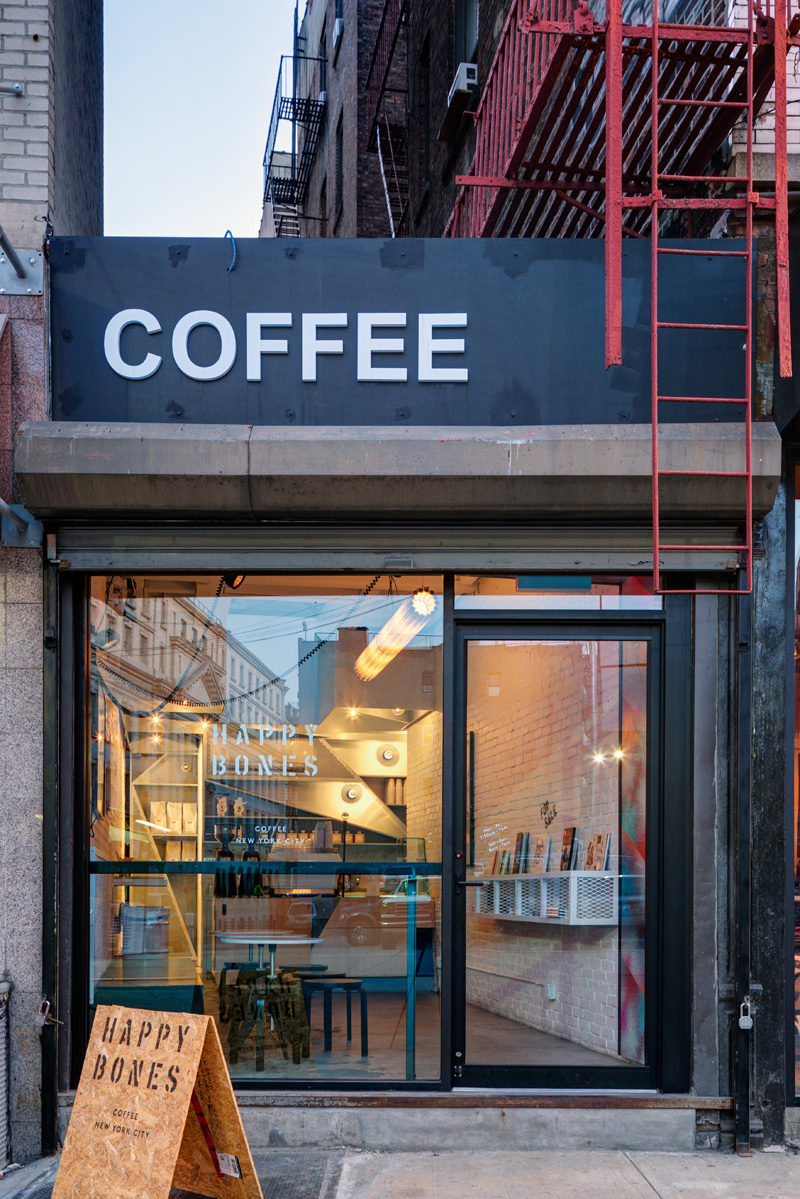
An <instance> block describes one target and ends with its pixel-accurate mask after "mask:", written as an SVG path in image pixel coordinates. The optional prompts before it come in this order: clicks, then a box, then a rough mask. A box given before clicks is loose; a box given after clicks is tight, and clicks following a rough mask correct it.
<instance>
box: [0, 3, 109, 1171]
mask: <svg viewBox="0 0 800 1199" xmlns="http://www.w3.org/2000/svg"><path fill="white" fill-rule="evenodd" d="M102 46H103V38H102V3H101V2H100V0H58V2H57V3H56V2H54V0H30V2H29V3H24V2H22V0H18V2H17V3H14V4H3V5H1V6H0V82H1V83H2V84H3V89H4V90H3V94H2V95H0V223H2V227H3V230H4V232H5V233H6V235H7V236H8V238H9V240H10V242H11V243H12V245H13V246H14V248H15V249H16V250H17V251H18V252H19V255H20V257H21V259H22V261H23V264H26V263H27V262H28V259H29V258H30V257H31V256H34V257H36V256H38V255H39V254H40V253H41V251H42V248H43V246H44V244H45V242H46V240H47V238H48V237H49V235H50V233H51V232H52V231H53V230H55V231H56V232H58V233H65V234H69V233H90V234H99V233H101V232H102V223H103V215H102V166H103V162H102V157H103V156H102V131H103V118H102V55H103V51H102ZM16 85H19V89H18V91H13V90H10V89H13V88H14V87H15V86H16ZM3 257H5V256H3ZM4 283H5V287H4V291H5V290H6V289H7V290H8V293H13V292H16V294H0V498H2V499H3V500H5V501H6V503H11V504H19V501H20V496H19V492H18V490H17V487H16V483H15V480H14V475H13V463H12V454H13V441H14V435H15V433H16V430H17V428H18V427H19V425H20V423H21V422H22V421H40V420H46V419H47V417H48V415H49V410H50V397H49V374H48V357H49V356H48V336H49V327H48V326H49V322H48V296H47V272H46V267H45V278H44V291H43V292H42V289H41V286H39V285H37V284H36V283H34V285H33V287H32V288H31V290H32V292H33V293H34V294H28V284H27V283H26V282H25V281H21V286H20V285H16V284H15V283H14V282H13V280H12V281H11V282H9V279H8V276H6V277H5V278H4ZM3 531H4V534H5V536H4V538H3V544H2V546H0V646H1V647H2V648H0V690H1V691H2V694H3V701H2V703H0V764H1V765H0V813H2V820H0V979H2V980H3V981H8V982H10V983H11V984H12V986H13V990H12V992H11V1000H10V1033H11V1045H10V1048H11V1092H10V1123H11V1150H12V1152H13V1154H14V1158H15V1160H17V1161H23V1160H25V1159H27V1158H30V1157H34V1156H36V1155H37V1154H38V1153H39V1151H40V1149H41V1145H42V1139H41V1137H42V1110H41V1105H42V1100H41V1095H42V1059H41V1040H42V1037H43V1036H44V1037H47V1036H49V1035H50V1033H49V1032H48V1031H45V1032H44V1033H42V1032H40V1030H39V1029H38V1028H37V1027H36V1025H35V1023H34V1016H35V1013H36V1011H37V1010H38V1008H39V1004H40V1002H41V998H42V994H43V993H44V992H45V991H47V990H48V989H49V986H48V980H46V979H44V978H43V967H42V938H43V935H44V936H45V938H46V936H47V932H48V930H47V928H46V927H45V926H43V916H42V885H41V879H42V871H43V861H42V819H43V792H44V789H45V786H46V781H45V777H44V773H45V772H44V754H43V731H42V730H43V718H42V710H43V702H44V681H43V657H44V655H45V654H47V653H48V652H49V653H52V649H51V650H47V649H45V648H44V647H43V634H44V632H45V631H46V630H45V628H44V624H43V622H44V613H43V591H44V589H45V587H46V583H45V579H46V577H47V573H48V572H47V570H46V569H45V570H43V567H42V552H41V549H39V548H34V547H29V548H21V547H19V546H15V545H14V544H13V542H14V540H15V538H14V535H13V534H14V530H13V526H12V525H11V524H10V523H9V521H8V518H5V519H4V521H3ZM9 542H10V543H11V544H9ZM49 569H50V571H52V570H53V569H54V568H53V567H50V568H49ZM47 631H48V632H49V633H50V634H52V629H48V630H47ZM21 863H24V868H23V869H20V864H21ZM45 923H46V922H45ZM0 1164H1V1163H0Z"/></svg>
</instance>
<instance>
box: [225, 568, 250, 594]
mask: <svg viewBox="0 0 800 1199" xmlns="http://www.w3.org/2000/svg"><path fill="white" fill-rule="evenodd" d="M246 578H247V575H237V574H235V573H234V572H233V571H231V573H230V574H226V575H223V576H222V580H223V582H224V584H225V586H226V587H230V589H231V591H235V590H236V589H237V587H241V585H242V583H243V582H244V581H245V579H246Z"/></svg>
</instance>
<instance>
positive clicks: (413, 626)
mask: <svg viewBox="0 0 800 1199" xmlns="http://www.w3.org/2000/svg"><path fill="white" fill-rule="evenodd" d="M435 611H436V596H435V595H434V594H433V592H432V591H431V590H430V588H429V587H420V588H419V589H418V590H417V591H415V592H414V594H413V595H412V596H409V598H408V599H407V600H405V602H404V603H403V604H401V606H400V607H399V608H398V609H397V611H396V612H394V613H393V614H392V615H391V616H390V617H389V619H388V620H387V622H386V624H385V625H384V626H383V628H382V629H381V630H380V632H379V633H376V634H375V636H374V637H373V638H372V640H371V641H370V643H369V645H368V646H367V647H366V649H364V650H362V651H361V653H360V654H359V655H358V657H357V658H356V665H355V671H356V674H357V675H358V677H359V678H360V679H363V681H364V682H365V683H366V682H369V680H370V679H374V678H375V677H376V676H377V675H379V674H380V672H381V671H382V670H383V669H384V668H385V667H386V666H388V665H389V663H390V662H391V661H392V660H393V659H394V658H396V657H397V655H398V654H399V653H400V651H401V650H402V649H405V647H406V646H407V645H408V643H409V641H412V640H413V639H414V637H416V636H417V634H418V633H419V632H421V631H422V629H424V627H425V625H426V624H427V623H428V621H429V619H430V617H431V616H432V615H433V613H434V612H435Z"/></svg>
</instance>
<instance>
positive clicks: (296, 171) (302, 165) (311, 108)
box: [264, 54, 327, 205]
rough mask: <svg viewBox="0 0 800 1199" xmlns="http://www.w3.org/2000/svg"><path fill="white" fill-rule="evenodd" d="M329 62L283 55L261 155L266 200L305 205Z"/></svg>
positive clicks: (324, 108)
mask: <svg viewBox="0 0 800 1199" xmlns="http://www.w3.org/2000/svg"><path fill="white" fill-rule="evenodd" d="M326 74H327V61H326V59H324V58H314V57H309V56H307V55H302V54H284V55H282V57H281V61H280V65H279V67H278V81H277V84H276V85H275V98H274V100H273V104H272V114H271V116H270V123H269V129H268V131H267V144H266V148H265V150H264V199H265V200H268V201H270V202H271V203H273V204H288V205H301V204H303V202H304V201H305V198H306V195H307V192H308V184H309V180H310V178H311V171H312V168H313V166H314V159H315V157H316V153H317V145H318V142H319V136H320V132H321V129H322V122H323V120H324V117H325V110H326V107H327V91H326V87H327V80H326Z"/></svg>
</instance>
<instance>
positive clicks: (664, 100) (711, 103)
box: [658, 96, 748, 178]
mask: <svg viewBox="0 0 800 1199" xmlns="http://www.w3.org/2000/svg"><path fill="white" fill-rule="evenodd" d="M658 102H659V104H681V105H686V106H687V107H690V108H747V107H748V104H747V101H746V100H683V99H679V98H678V97H677V96H663V97H661V96H660V97H659V100H658ZM662 178H664V176H662ZM706 178H707V176H706Z"/></svg>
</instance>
